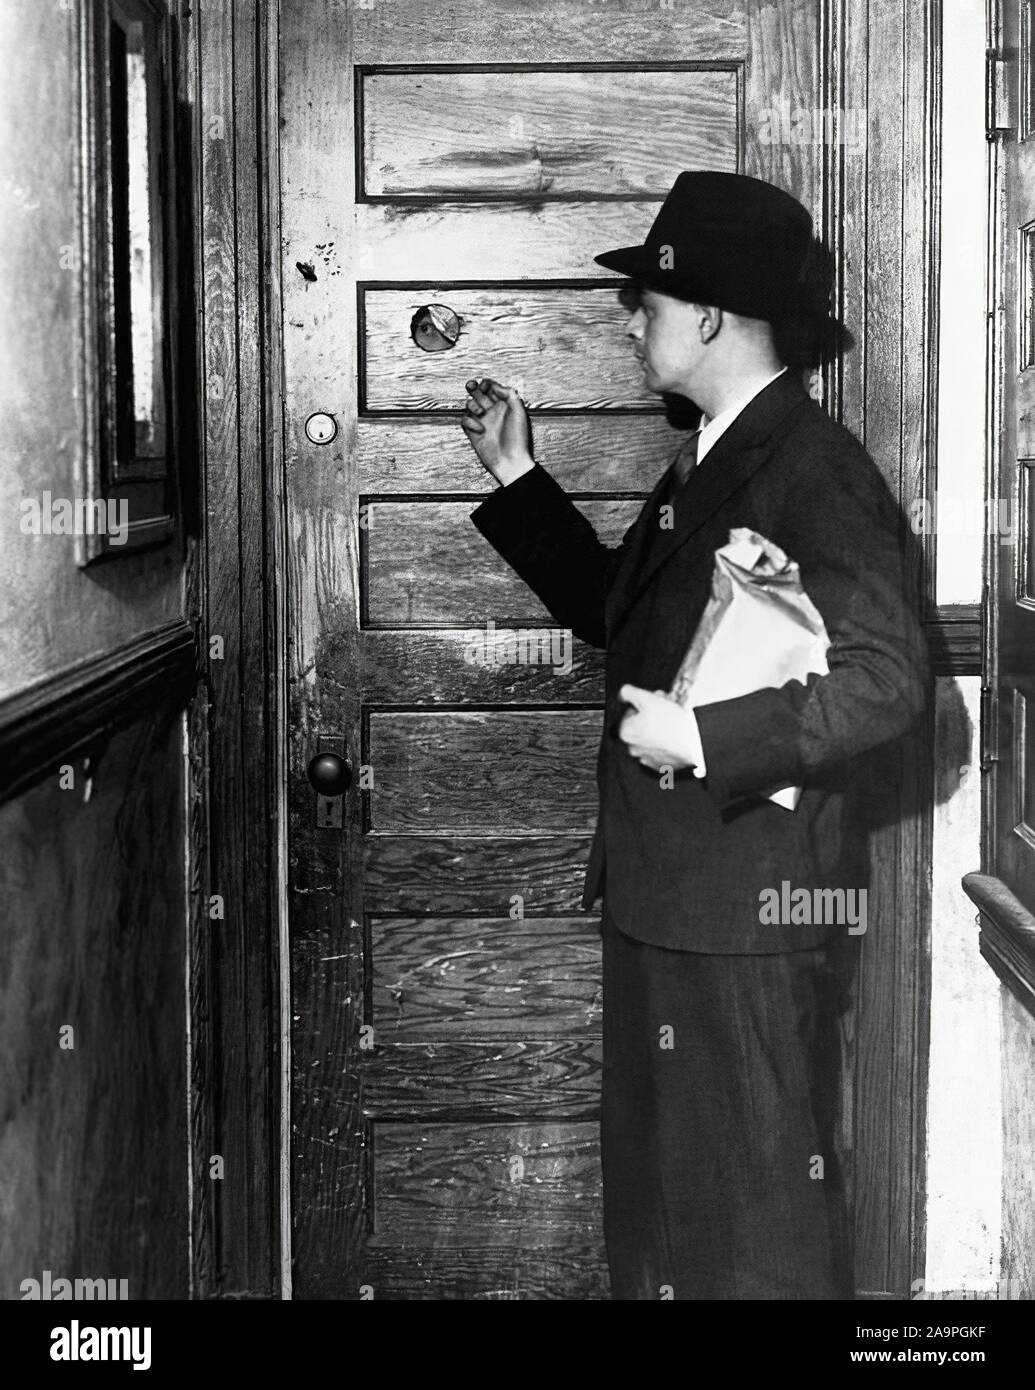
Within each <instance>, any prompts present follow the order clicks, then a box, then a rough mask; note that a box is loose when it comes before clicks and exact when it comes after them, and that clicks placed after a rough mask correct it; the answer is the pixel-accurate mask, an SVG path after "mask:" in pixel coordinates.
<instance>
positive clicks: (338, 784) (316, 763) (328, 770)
mask: <svg viewBox="0 0 1035 1390" xmlns="http://www.w3.org/2000/svg"><path fill="white" fill-rule="evenodd" d="M306 773H307V776H308V777H309V785H310V786H311V787H312V788H313V789H314V790H315V791H318V792H319V793H320V795H321V796H341V794H342V792H343V791H345V790H346V789H347V788H348V787H349V786H351V784H352V769H351V767H349V765H348V763H347V762H346V761H345V759H344V758H339V757H338V755H337V753H317V755H316V757H315V758H313V760H312V761H311V762H310V764H309V767H308V768H307V769H306Z"/></svg>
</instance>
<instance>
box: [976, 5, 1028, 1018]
mask: <svg viewBox="0 0 1035 1390" xmlns="http://www.w3.org/2000/svg"><path fill="white" fill-rule="evenodd" d="M992 20H993V31H992V35H991V40H992V44H993V47H992V48H991V49H990V53H991V54H993V55H998V58H999V61H996V62H992V63H990V67H989V74H990V77H989V80H990V85H991V93H990V98H991V99H990V103H989V105H990V109H991V111H992V113H993V116H994V121H993V129H992V130H991V131H990V135H991V136H992V137H993V138H994V139H995V143H994V144H993V145H992V147H991V166H992V180H991V187H992V191H993V219H994V220H993V226H994V234H993V238H992V246H993V256H992V264H991V272H992V274H991V295H990V302H991V303H992V304H994V305H995V307H996V313H995V315H994V318H993V320H992V322H993V334H992V339H991V344H990V347H991V372H990V380H991V381H992V383H993V390H992V392H991V394H990V407H991V408H990V416H989V433H990V439H991V441H992V443H991V446H990V447H991V450H992V455H993V456H992V459H991V463H990V468H989V489H988V498H987V509H988V516H989V519H990V522H991V525H990V528H989V529H990V537H989V551H988V583H989V603H988V617H989V622H988V632H987V652H986V672H985V685H986V691H985V693H986V696H987V697H988V701H987V710H986V714H987V718H986V721H985V728H984V730H983V748H982V754H983V766H984V767H985V770H986V771H988V772H990V773H991V774H992V775H991V776H990V778H989V779H988V786H987V797H986V806H985V810H986V815H985V827H984V828H985V835H984V840H985V843H984V852H983V858H984V860H985V865H986V868H987V869H988V871H989V872H988V875H987V876H981V875H970V876H968V883H967V887H968V890H969V891H970V892H971V894H972V896H973V897H974V898H975V900H976V901H977V902H978V904H979V906H980V907H981V908H982V910H983V911H984V913H985V918H984V921H983V927H984V930H983V933H982V950H983V951H984V952H985V954H986V955H987V956H988V957H989V959H990V960H991V963H992V964H993V965H994V966H995V968H996V969H997V970H998V971H999V973H1000V974H1001V975H1002V976H1003V978H1004V979H1005V980H1006V981H1007V983H1008V984H1010V985H1011V987H1012V988H1015V989H1017V990H1018V992H1019V993H1020V994H1021V996H1022V998H1024V999H1025V1002H1026V1003H1029V1004H1030V1001H1031V994H1032V984H1031V975H1032V967H1031V964H1030V956H1031V948H1030V945H1029V944H1028V942H1029V940H1030V937H1031V933H1032V923H1033V921H1035V918H1033V915H1032V914H1035V534H1033V531H1035V27H1033V21H1035V14H1033V5H1032V2H1031V0H1009V3H1003V4H997V5H994V6H993V7H992ZM1018 941H1019V942H1020V944H1019V945H1018ZM1020 962H1024V964H1023V965H1020V966H1019V963H1020ZM1019 980H1024V981H1026V983H1018V981H1019Z"/></svg>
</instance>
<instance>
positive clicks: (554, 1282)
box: [345, 1240, 610, 1303]
mask: <svg viewBox="0 0 1035 1390" xmlns="http://www.w3.org/2000/svg"><path fill="white" fill-rule="evenodd" d="M361 1277H362V1286H363V1287H365V1288H366V1289H367V1290H369V1294H368V1295H364V1296H371V1297H373V1298H374V1299H375V1300H377V1299H383V1300H386V1301H389V1302H392V1301H395V1300H402V1301H407V1302H408V1301H411V1300H415V1299H419V1300H424V1299H427V1300H435V1301H440V1300H454V1299H471V1300H474V1301H479V1300H484V1301H492V1302H495V1301H497V1300H502V1301H507V1300H511V1299H514V1300H521V1301H524V1300H539V1299H543V1300H550V1301H555V1300H560V1301H571V1302H578V1303H582V1302H587V1301H597V1300H605V1299H607V1298H609V1297H610V1293H609V1282H608V1273H607V1262H606V1258H605V1255H604V1251H603V1246H602V1242H601V1241H600V1240H591V1241H586V1242H582V1241H578V1240H568V1241H566V1242H565V1243H564V1246H563V1248H553V1249H540V1250H529V1249H524V1248H522V1247H521V1246H517V1247H515V1246H513V1245H500V1246H491V1245H483V1246H473V1247H462V1246H451V1247H450V1248H448V1249H445V1250H440V1249H436V1248H435V1247H434V1246H433V1245H431V1244H430V1243H429V1242H427V1241H423V1242H420V1243H416V1242H413V1243H410V1242H407V1244H406V1245H405V1246H401V1247H396V1246H388V1247H384V1248H382V1247H377V1246H375V1247H374V1248H372V1249H369V1250H367V1251H366V1252H365V1257H364V1260H363V1266H362V1276H361ZM359 1296H360V1292H359V1281H358V1280H357V1281H356V1282H355V1283H354V1284H353V1286H352V1287H351V1288H350V1289H349V1290H348V1292H347V1293H346V1294H345V1297H348V1298H358V1297H359Z"/></svg>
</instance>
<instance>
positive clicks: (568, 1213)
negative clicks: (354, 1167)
mask: <svg viewBox="0 0 1035 1390" xmlns="http://www.w3.org/2000/svg"><path fill="white" fill-rule="evenodd" d="M374 1143H375V1147H376V1150H377V1166H376V1179H375V1187H374V1231H373V1235H372V1243H376V1244H401V1243H403V1242H409V1241H412V1242H414V1243H417V1244H420V1243H423V1242H425V1241H426V1240H427V1235H428V1233H429V1232H430V1231H434V1232H435V1235H436V1240H435V1245H436V1248H437V1249H439V1250H443V1249H448V1248H450V1247H452V1246H463V1247H467V1248H471V1247H474V1246H478V1245H486V1246H493V1247H496V1248H498V1247H500V1246H507V1245H510V1246H513V1247H517V1248H520V1249H525V1250H529V1249H543V1248H551V1247H553V1248H556V1247H558V1246H560V1247H564V1246H566V1245H568V1244H569V1242H571V1241H573V1240H575V1241H579V1243H580V1244H588V1243H589V1241H590V1240H591V1239H592V1238H593V1237H597V1238H599V1235H600V1230H601V1197H600V1138H599V1126H598V1125H596V1124H593V1123H586V1122H581V1123H576V1124H556V1123H545V1124H509V1125H495V1124H485V1125H477V1126H467V1125H447V1124H440V1125H410V1124H393V1125H377V1126H376V1127H375V1131H374Z"/></svg>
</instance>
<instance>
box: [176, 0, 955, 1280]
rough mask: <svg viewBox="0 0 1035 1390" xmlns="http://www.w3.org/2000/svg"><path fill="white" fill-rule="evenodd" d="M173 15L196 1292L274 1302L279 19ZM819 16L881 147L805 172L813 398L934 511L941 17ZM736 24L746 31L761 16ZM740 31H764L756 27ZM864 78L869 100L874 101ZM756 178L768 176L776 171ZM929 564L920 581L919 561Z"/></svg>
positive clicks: (894, 935) (914, 1055)
mask: <svg viewBox="0 0 1035 1390" xmlns="http://www.w3.org/2000/svg"><path fill="white" fill-rule="evenodd" d="M175 2H176V4H177V7H178V11H179V15H180V29H181V35H182V47H183V56H184V70H185V74H186V83H187V91H186V93H185V95H186V109H187V110H188V111H189V112H190V113H191V115H192V124H191V139H192V146H193V151H194V156H195V161H196V163H195V167H196V170H197V178H196V180H195V200H196V211H195V215H194V232H195V245H196V248H197V251H198V255H199V260H198V267H199V269H198V275H197V285H196V300H197V304H198V306H199V316H198V327H199V332H198V345H199V352H198V358H199V364H198V374H197V381H198V389H199V399H200V400H202V401H203V402H204V416H203V421H202V440H201V444H202V469H201V474H202V478H203V497H202V507H201V511H202V515H203V517H205V518H206V519H207V522H208V524H207V525H206V526H205V528H204V540H203V544H202V546H201V548H200V550H199V553H198V562H197V565H196V567H195V568H194V570H193V572H192V575H191V583H190V588H189V593H190V597H191V610H190V611H191V614H192V617H193V619H194V621H195V622H196V625H197V628H198V634H199V650H200V651H201V652H202V654H203V655H204V652H205V651H207V650H208V639H209V636H211V635H216V634H221V635H223V636H224V637H226V638H227V639H228V641H227V650H226V655H225V657H224V661H223V662H222V663H221V664H218V665H217V664H216V663H212V662H209V663H205V662H204V661H203V663H202V670H203V675H204V676H205V677H206V679H205V685H204V687H203V690H202V694H201V696H200V698H199V699H198V700H197V701H195V704H194V707H193V711H192V717H191V763H190V767H191V774H192V792H191V809H192V816H191V840H192V889H193V892H192V904H193V910H192V917H191V952H190V999H191V1005H190V1029H191V1137H192V1154H193V1164H192V1167H193V1175H192V1192H193V1206H192V1248H193V1263H194V1290H195V1294H196V1296H203V1297H204V1296H215V1297H219V1296H223V1297H248V1296H253V1297H266V1298H268V1297H277V1296H290V1284H291V1280H290V1263H291V1254H290V1224H291V1212H290V1167H289V1143H288V1141H289V1120H290V1093H289V1089H288V1087H289V1061H290V1057H289V1041H290V1031H289V1029H290V1017H291V1010H290V996H289V987H290V953H289V950H288V933H287V886H288V874H287V847H286V834H287V830H286V827H287V809H286V786H287V777H288V770H289V769H288V764H287V703H286V691H287V660H286V653H287V641H288V633H287V630H286V621H285V620H286V607H285V589H284V576H285V575H286V572H287V567H286V560H287V546H286V534H285V525H284V516H285V440H284V433H283V431H284V424H285V422H284V419H283V401H282V396H281V382H282V370H281V361H282V359H281V353H282V343H281V340H280V337H279V332H278V330H279V324H280V304H281V293H280V283H279V277H280V264H279V258H280V246H281V238H280V227H279V168H278V139H276V138H272V139H271V138H270V136H271V134H273V135H276V133H277V132H278V130H279V126H278V114H279V104H278V81H277V77H278V58H279V50H278V39H279V33H278V10H279V6H278V0H205V2H204V4H203V5H201V6H198V5H196V4H195V5H194V6H193V15H192V16H191V17H189V18H188V16H187V12H188V10H189V9H190V7H189V6H188V4H187V0H175ZM816 5H817V11H818V15H819V32H820V35H821V49H822V52H821V54H820V68H821V71H820V89H821V90H822V91H823V93H824V96H825V100H826V102H827V105H828V108H829V109H830V110H831V111H833V112H835V113H846V112H851V111H852V110H853V109H856V108H859V107H863V106H868V112H869V117H868V119H869V125H870V130H871V132H873V131H875V130H876V131H879V141H880V143H879V145H878V144H874V143H872V137H871V146H870V152H869V153H868V154H867V156H866V158H865V160H864V161H861V162H859V161H857V162H855V163H853V161H852V160H850V159H847V158H846V152H845V148H844V145H843V144H841V143H839V142H838V141H837V140H835V141H834V142H833V143H832V144H831V145H829V146H828V147H826V148H825V149H824V151H823V155H822V161H821V167H822V173H821V182H822V204H821V206H817V208H816V209H815V211H816V214H817V222H818V223H819V226H820V229H821V230H822V231H823V233H824V235H825V236H826V238H827V240H828V242H829V243H830V244H831V246H832V248H833V250H834V251H835V255H836V257H837V263H838V267H839V283H838V301H839V305H840V309H841V312H842V315H843V317H844V319H845V321H846V322H847V323H848V325H849V327H851V328H852V329H853V331H854V332H855V333H856V334H857V336H858V338H859V343H860V346H859V348H857V350H856V352H855V353H854V354H853V355H851V356H849V357H848V358H847V359H846V360H845V362H844V363H843V364H842V365H841V366H840V367H839V368H838V369H837V370H836V371H834V372H831V373H830V374H829V377H828V380H827V394H828V399H829V400H830V402H831V408H832V410H833V413H834V414H835V415H836V416H837V417H838V418H840V419H843V421H844V423H845V424H846V425H848V426H849V427H850V428H851V429H853V430H854V431H855V432H856V433H857V434H858V435H860V437H861V438H863V440H864V441H865V442H866V443H867V445H868V447H869V448H870V449H871V452H873V453H874V454H875V455H876V456H877V457H878V459H879V460H880V459H884V460H885V461H886V460H888V459H891V460H897V476H895V477H889V482H891V484H892V487H893V490H894V489H896V487H897V492H898V495H899V497H900V500H901V501H902V503H903V505H905V506H908V504H909V502H910V501H912V500H913V499H914V498H916V497H918V496H921V495H930V482H931V481H932V479H933V474H934V450H935V444H936V439H935V429H934V422H935V419H936V392H935V382H936V370H935V369H936V360H937V359H936V352H937V302H938V298H937V296H938V273H937V271H938V265H937V238H936V235H935V234H936V231H937V217H938V196H937V195H938V114H939V113H938V83H937V74H938V57H939V41H940V27H939V24H940V15H939V11H940V7H939V6H937V5H935V6H931V5H929V4H928V3H926V0H877V3H876V4H875V5H873V6H871V7H869V9H870V11H872V13H871V14H870V15H869V16H867V14H866V13H863V14H860V12H859V9H858V7H855V6H852V5H850V3H848V0H816ZM748 8H749V10H750V11H752V12H754V10H755V9H756V8H757V9H759V13H761V7H760V6H758V4H757V3H753V4H750V5H749V7H748ZM199 12H200V13H199ZM751 22H752V23H753V24H754V25H755V26H756V29H757V28H758V27H759V26H761V24H762V22H763V21H762V20H761V19H760V18H758V16H756V17H755V18H754V19H753V20H752V21H751ZM770 22H773V23H775V22H778V17H777V18H775V19H772V20H771V21H770ZM921 35H922V36H923V41H922V43H921V42H918V38H919V36H921ZM871 70H872V71H874V72H875V73H880V74H881V81H880V82H875V83H873V84H871V83H870V81H869V74H870V71H871ZM891 72H896V73H898V72H900V73H901V74H902V78H903V80H902V83H901V85H900V84H898V83H891V82H888V81H887V80H885V79H886V77H887V74H888V73H891ZM888 150H896V151H901V156H902V162H901V166H898V165H893V164H891V162H890V159H891V157H890V156H888V155H887V154H886V153H885V152H886V151H888ZM772 158H773V160H774V169H773V174H772V176H773V177H779V170H778V167H775V165H778V161H779V158H780V156H779V154H774V155H773V156H772ZM882 159H883V160H884V161H885V162H884V163H883V164H881V163H880V161H881V160H882ZM889 168H891V169H899V172H900V177H899V181H898V183H894V182H893V187H892V190H891V192H892V196H891V197H890V198H885V199H883V200H880V199H877V200H872V201H871V200H868V198H867V196H866V195H867V192H868V191H872V182H871V181H873V180H879V178H880V177H881V175H882V173H883V174H884V175H885V176H886V175H887V171H888V169H889ZM896 190H897V191H898V192H900V193H901V199H899V198H897V197H895V196H894V195H895V193H896ZM903 226H905V227H906V228H907V234H906V235H905V237H903V236H902V227H903ZM916 228H922V229H923V231H922V234H920V235H916V234H915V229H916ZM849 264H850V265H851V267H852V268H853V269H852V272H851V274H848V273H846V267H847V266H848V265H849ZM877 267H880V271H881V281H880V283H879V284H878V283H877V280H876V268H877ZM878 290H879V291H880V294H881V305H883V306H885V307H886V305H887V302H888V300H889V298H890V302H891V304H892V306H893V308H894V309H897V310H898V313H895V312H892V313H890V314H889V313H886V312H881V311H880V309H881V305H877V304H875V303H874V296H875V293H876V292H877V291H878ZM874 363H876V364H877V369H876V371H875V370H873V364H874ZM288 423H289V424H290V425H291V427H292V428H294V427H295V425H296V424H297V423H298V422H288ZM927 566H928V573H930V556H928V559H927ZM928 596H929V599H930V597H931V595H930V590H928ZM927 618H928V623H929V626H930V628H931V631H932V634H934V635H936V636H937V639H938V641H937V646H936V650H937V652H938V655H937V669H938V670H939V672H940V673H942V674H947V675H949V674H971V673H976V672H978V671H980V640H979V632H980V625H979V622H978V619H977V614H976V612H973V613H972V612H970V611H969V610H967V611H963V612H952V613H944V612H943V613H941V614H938V613H936V612H935V611H934V610H933V608H932V609H930V610H929V612H928V615H927ZM908 771H909V775H910V777H911V778H912V780H913V782H914V783H915V784H917V785H918V786H919V788H920V790H921V795H920V797H919V806H920V809H919V810H918V812H917V813H916V814H915V815H913V816H911V817H909V818H908V819H907V820H906V821H904V822H903V823H902V824H901V825H899V826H897V827H895V828H894V830H893V831H891V832H889V833H887V834H886V835H884V836H883V838H882V841H881V844H880V846H879V848H880V851H881V856H882V857H881V865H884V864H888V863H890V864H891V866H892V869H891V872H890V873H888V872H885V871H884V869H883V867H881V868H880V869H879V872H878V874H877V876H876V882H875V888H876V892H875V893H872V892H871V901H873V900H876V902H877V905H878V910H879V914H880V920H881V923H882V927H881V938H880V949H881V952H882V965H881V967H880V971H879V975H875V976H873V977H872V978H871V981H870V984H871V988H870V990H869V994H868V995H867V996H866V997H865V998H864V999H863V1001H862V1009H861V1013H860V1025H859V1033H858V1036H857V1038H856V1039H855V1045H856V1056H857V1058H858V1059H859V1061H858V1064H857V1065H858V1066H865V1067H867V1068H870V1069H872V1071H871V1074H874V1075H876V1074H880V1073H879V1068H881V1067H885V1069H886V1071H887V1082H886V1085H885V1086H884V1089H883V1091H882V1103H883V1104H884V1105H885V1110H884V1114H883V1117H882V1124H881V1126H879V1127H875V1129H876V1128H879V1131H880V1132H879V1133H877V1132H875V1133H873V1134H872V1135H869V1136H867V1139H868V1143H867V1146H866V1152H864V1153H863V1154H862V1161H863V1163H864V1165H865V1172H866V1177H865V1181H864V1182H863V1183H862V1184H861V1185H860V1186H861V1189H862V1190H863V1191H864V1193H865V1197H866V1200H865V1203H864V1209H863V1210H861V1211H860V1214H859V1217H858V1220H857V1226H858V1230H859V1246H858V1259H859V1268H858V1274H859V1280H858V1283H859V1291H860V1295H861V1296H863V1297H871V1298H904V1297H908V1296H909V1290H910V1286H911V1284H912V1282H913V1280H915V1279H917V1278H922V1277H923V1274H924V1255H925V1249H924V1216H925V1201H926V1185H925V1180H926V1172H925V1132H926V1092H927V1039H928V1007H929V1000H928V982H929V976H930V912H931V896H930V869H931V825H932V815H931V808H930V804H929V803H930V794H929V792H928V794H927V796H926V797H925V796H924V795H923V794H922V793H923V789H924V787H925V786H926V787H927V788H930V787H931V786H932V785H933V777H932V769H931V750H930V747H929V746H925V747H923V748H920V749H919V750H917V752H916V756H915V757H914V758H913V759H912V766H911V768H910V769H909V770H908ZM239 844H241V848H240V849H239ZM229 884H236V885H238V888H237V894H236V896H234V894H233V893H232V892H231V893H229V894H228V893H226V891H225V890H226V888H227V885H229ZM220 889H222V890H224V896H225V897H226V901H227V907H226V912H227V915H226V919H225V921H224V922H222V923H221V924H219V928H218V935H217V934H214V932H213V930H212V926H211V924H210V923H209V921H208V917H207V910H206V904H207V902H208V898H209V894H210V893H216V892H219V891H220ZM864 949H865V947H864ZM896 1066H897V1067H899V1069H900V1070H899V1071H897V1072H896V1071H895V1070H894V1068H895V1067H896ZM902 1068H904V1071H903V1070H902ZM214 1153H222V1154H223V1155H224V1158H225V1159H226V1160H227V1174H226V1176H225V1177H224V1179H223V1180H222V1181H221V1182H218V1183H217V1182H213V1181H212V1180H211V1179H210V1178H209V1176H208V1173H209V1157H210V1155H212V1154H214Z"/></svg>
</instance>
